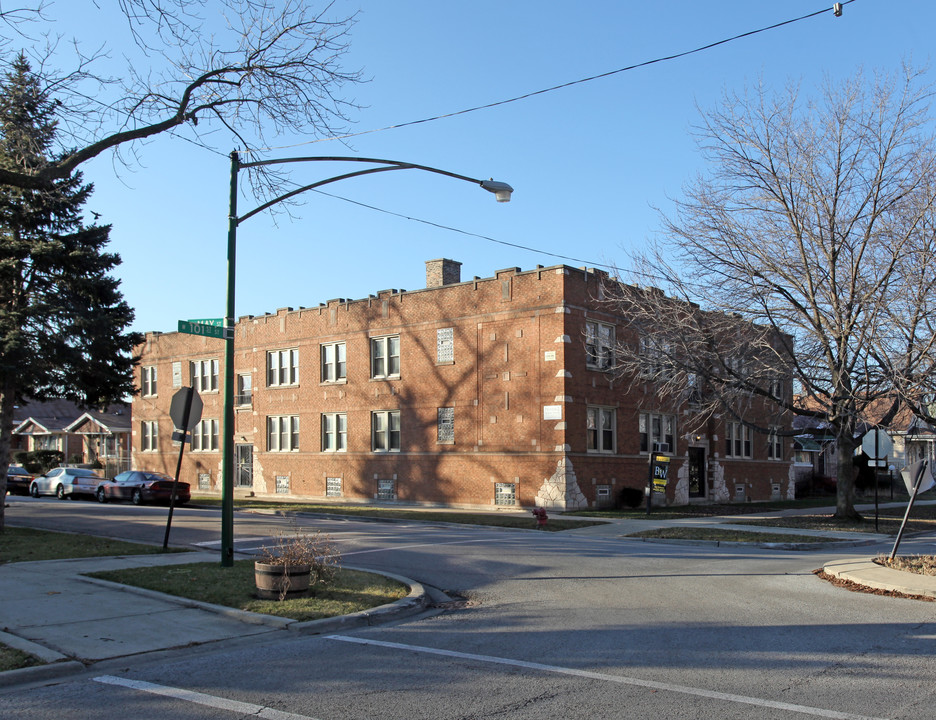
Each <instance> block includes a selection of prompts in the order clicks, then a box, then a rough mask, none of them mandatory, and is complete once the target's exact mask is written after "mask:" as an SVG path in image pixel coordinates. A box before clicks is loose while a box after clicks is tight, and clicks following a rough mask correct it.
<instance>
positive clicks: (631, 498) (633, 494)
mask: <svg viewBox="0 0 936 720" xmlns="http://www.w3.org/2000/svg"><path fill="white" fill-rule="evenodd" d="M643 499H644V491H643V490H638V489H637V488H629V487H626V488H624V489H623V490H621V505H623V506H624V507H629V508H638V507H640V505H641V503H643Z"/></svg>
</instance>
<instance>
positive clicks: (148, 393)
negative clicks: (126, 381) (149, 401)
mask: <svg viewBox="0 0 936 720" xmlns="http://www.w3.org/2000/svg"><path fill="white" fill-rule="evenodd" d="M155 394H156V366H155V365H147V366H144V367H142V368H140V395H142V396H143V397H152V396H154V395H155Z"/></svg>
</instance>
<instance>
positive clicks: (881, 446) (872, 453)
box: [861, 428, 894, 460]
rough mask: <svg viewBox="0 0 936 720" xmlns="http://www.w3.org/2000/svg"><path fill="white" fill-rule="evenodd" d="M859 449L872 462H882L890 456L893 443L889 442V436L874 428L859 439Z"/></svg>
mask: <svg viewBox="0 0 936 720" xmlns="http://www.w3.org/2000/svg"><path fill="white" fill-rule="evenodd" d="M861 449H862V450H864V453H865V455H867V456H868V457H869V458H871V459H872V460H883V459H884V458H886V457H887V456H888V455H890V454H891V450H893V449H894V443H892V442H891V439H890V435H888V434H887V433H886V432H884V431H883V430H881V429H879V428H875V429H874V430H869V431H868V432H866V433H865V434H864V437H862V438H861Z"/></svg>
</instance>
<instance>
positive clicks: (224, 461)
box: [221, 151, 513, 567]
mask: <svg viewBox="0 0 936 720" xmlns="http://www.w3.org/2000/svg"><path fill="white" fill-rule="evenodd" d="M305 162H352V163H366V164H368V165H372V166H375V167H368V168H365V169H363V170H356V171H354V172H349V173H344V174H343V175H336V176H335V177H330V178H327V179H325V180H319V181H317V182H314V183H311V184H309V185H305V186H303V187H301V188H298V189H296V190H292V191H290V192H288V193H284V194H283V195H280V196H279V197H277V198H274V199H273V200H270V201H269V202H266V203H264V204H262V205H260V206H259V207H256V208H254V209H253V210H251V211H250V212H248V213H245V214H244V215H241V216H240V217H238V215H237V174H238V173H239V172H240V170H241V169H243V168H251V167H261V166H264V165H284V164H286V163H305ZM390 170H423V171H425V172H431V173H436V174H437V175H445V176H447V177H450V178H455V179H456V180H465V181H467V182H470V183H474V184H476V185H480V186H481V187H482V188H484V189H485V190H487V191H488V192H492V193H494V196H495V197H496V198H497V202H510V193H512V192H513V188H512V187H510V185H508V184H507V183H504V182H498V181H497V180H478V179H476V178H472V177H468V176H467V175H459V174H457V173H453V172H448V171H447V170H440V169H439V168H434V167H429V166H427V165H415V164H413V163H406V162H399V161H397V160H380V159H377V158H359V157H299V158H280V159H276V160H258V161H256V162H249V163H242V162H241V161H240V157H239V156H238V154H237V152H236V151H235V152H232V153H231V198H230V212H229V213H228V241H227V307H226V310H225V314H224V328H225V331H224V423H223V433H224V443H223V447H222V456H221V565H222V566H224V567H230V566H232V565H233V564H234V390H235V388H234V329H235V314H234V313H235V310H234V288H235V280H236V266H237V263H236V258H237V226H238V225H240V224H241V223H242V222H244V220H247V219H248V218H251V217H253V216H254V215H256V214H257V213H260V212H263V211H264V210H266V209H267V208H269V207H272V206H273V205H276V204H277V203H280V202H283V201H284V200H288V199H289V198H291V197H295V196H296V195H299V194H300V193H304V192H306V191H307V190H314V189H315V188H317V187H321V186H322V185H329V184H331V183H334V182H338V181H339V180H347V179H348V178H353V177H359V176H361V175H371V174H373V173H378V172H387V171H390Z"/></svg>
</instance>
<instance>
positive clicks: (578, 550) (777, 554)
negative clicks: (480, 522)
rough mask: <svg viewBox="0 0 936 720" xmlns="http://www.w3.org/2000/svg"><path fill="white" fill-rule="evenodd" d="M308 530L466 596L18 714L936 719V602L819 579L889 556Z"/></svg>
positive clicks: (31, 509)
mask: <svg viewBox="0 0 936 720" xmlns="http://www.w3.org/2000/svg"><path fill="white" fill-rule="evenodd" d="M165 515H166V510H165V508H150V507H143V508H138V507H133V506H130V505H126V506H124V505H108V506H100V505H97V504H95V503H84V502H60V501H56V500H33V499H31V498H22V499H20V498H14V499H11V508H10V510H9V515H8V522H10V523H11V524H22V525H28V526H32V527H44V528H47V529H57V530H70V531H75V532H88V533H91V532H93V533H96V534H102V535H108V536H111V537H118V538H121V539H130V540H138V541H139V540H144V541H149V542H153V543H160V542H161V539H162V532H163V531H164V528H165ZM218 518H219V513H218V512H217V511H215V510H202V509H197V508H181V509H177V510H176V513H175V516H174V519H173V528H172V542H173V543H174V544H186V545H198V546H200V547H202V548H204V547H210V546H211V544H213V543H214V544H216V543H217V541H218V539H219V519H218ZM300 522H301V524H302V525H303V526H308V527H314V528H321V529H323V530H325V531H327V532H329V533H330V534H331V535H332V536H333V538H334V539H335V540H336V541H337V542H338V544H339V546H340V547H341V549H342V552H343V556H344V564H345V565H348V566H354V567H360V568H365V569H374V570H379V571H386V572H390V573H394V574H397V575H402V576H405V577H409V578H412V579H414V580H417V581H419V582H422V583H424V584H426V585H429V586H432V587H435V588H439V589H441V590H444V591H445V592H447V593H449V594H450V595H452V596H459V597H462V598H465V599H467V602H466V603H462V604H461V605H460V606H459V607H458V608H457V609H450V610H446V611H444V612H439V611H438V610H435V611H430V612H428V613H426V614H425V615H424V616H421V617H416V618H410V619H407V620H405V621H401V622H399V623H397V624H394V625H388V626H382V627H373V628H369V629H367V630H363V631H355V632H353V633H348V634H338V635H330V636H296V635H295V634H293V635H289V634H285V635H273V636H264V637H263V638H259V639H258V638H254V639H250V638H246V639H241V640H238V641H232V642H227V643H220V644H214V645H203V646H198V647H193V648H186V649H183V650H178V651H172V652H167V653H161V654H158V655H148V656H140V657H131V658H121V659H119V660H114V661H106V662H103V663H98V664H95V665H94V666H93V667H91V668H89V670H88V672H87V673H85V674H83V675H80V676H77V677H72V678H67V679H64V680H62V681H59V682H58V683H57V684H50V685H45V686H43V685H41V684H36V685H33V686H29V687H22V686H21V687H16V688H11V689H10V690H9V691H8V692H7V693H6V694H5V696H4V699H3V701H2V703H0V716H2V717H16V718H29V719H33V718H37V719H38V718H43V719H45V718H53V717H55V718H58V717H62V716H63V715H64V716H65V717H68V718H96V717H101V716H102V714H103V712H104V711H103V708H107V711H106V712H107V714H108V715H112V714H115V715H126V716H132V717H134V718H141V719H145V718H165V717H174V718H231V717H238V716H241V715H249V714H256V715H259V716H260V717H269V718H283V719H284V720H285V718H296V717H299V718H318V719H319V720H342V719H344V718H371V717H374V718H376V717H379V718H413V717H420V718H543V717H547V718H569V717H573V718H586V717H587V718H593V717H594V718H599V717H628V718H671V717H672V718H675V717H679V718H686V717H692V718H705V719H708V718H711V719H713V720H714V719H716V718H719V719H720V718H735V717H737V718H750V717H757V718H789V717H822V718H919V719H920V720H922V719H923V718H927V719H928V718H930V717H932V707H933V706H934V701H936V691H934V687H933V683H932V679H933V677H936V653H934V648H936V604H934V603H929V602H920V601H914V600H905V599H893V598H887V597H881V596H875V595H870V594H861V593H852V592H848V591H846V590H843V589H840V588H837V587H834V586H832V585H830V584H829V583H826V582H824V581H822V580H820V579H819V578H817V577H816V576H815V575H814V574H813V571H814V570H815V569H817V568H819V567H821V566H822V564H823V563H824V562H827V561H829V560H831V559H835V558H846V557H870V556H874V555H875V554H877V553H878V552H882V551H889V549H890V547H889V546H888V547H867V546H865V547H847V548H835V549H829V550H828V551H821V552H790V551H776V550H774V551H770V550H760V549H748V548H739V547H721V548H715V547H710V546H701V545H700V546H692V545H674V544H663V543H644V542H636V541H632V540H622V539H617V538H607V537H601V536H597V535H594V534H590V533H589V531H588V530H582V531H571V532H564V533H546V532H535V531H515V530H514V531H506V530H499V529H487V528H476V527H459V526H454V525H441V524H434V525H429V524H419V523H408V522H400V523H397V522H365V521H359V520H342V519H313V518H302V519H301V521H300ZM288 524H289V521H288V519H285V518H282V517H276V516H272V515H247V514H242V513H238V514H237V516H236V519H235V544H236V546H237V548H238V550H241V551H243V550H248V549H250V548H254V547H256V546H257V545H258V544H259V543H261V542H262V538H264V537H268V536H269V535H270V534H272V533H274V532H276V531H277V530H278V529H280V530H281V529H284V528H286V527H288ZM901 551H902V552H906V553H909V552H929V553H931V552H933V538H931V537H930V538H910V539H907V540H905V541H904V545H902V547H901ZM132 597H133V596H132V595H129V594H128V595H127V602H132ZM145 621H146V620H145V618H141V622H145Z"/></svg>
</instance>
